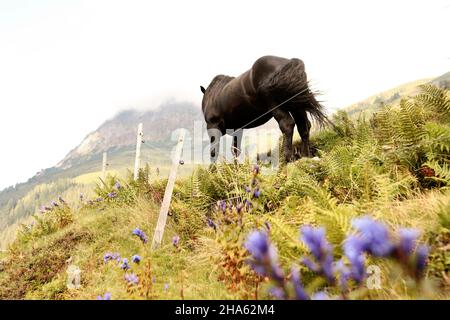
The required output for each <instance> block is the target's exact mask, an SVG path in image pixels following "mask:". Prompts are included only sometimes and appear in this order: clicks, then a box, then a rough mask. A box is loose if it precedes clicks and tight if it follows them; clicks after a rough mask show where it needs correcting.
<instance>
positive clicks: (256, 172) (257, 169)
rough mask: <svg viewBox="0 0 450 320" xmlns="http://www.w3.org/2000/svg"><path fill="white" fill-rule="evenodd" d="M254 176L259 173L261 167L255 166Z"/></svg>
mask: <svg viewBox="0 0 450 320" xmlns="http://www.w3.org/2000/svg"><path fill="white" fill-rule="evenodd" d="M252 172H253V174H254V175H257V174H258V173H259V166H258V165H257V164H255V165H254V166H253V170H252Z"/></svg>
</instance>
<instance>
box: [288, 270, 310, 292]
mask: <svg viewBox="0 0 450 320" xmlns="http://www.w3.org/2000/svg"><path fill="white" fill-rule="evenodd" d="M291 282H292V285H293V286H294V292H295V298H296V299H297V300H309V296H308V295H307V294H306V292H305V289H304V288H303V285H302V283H301V281H300V272H299V270H298V268H296V267H294V266H293V267H292V268H291Z"/></svg>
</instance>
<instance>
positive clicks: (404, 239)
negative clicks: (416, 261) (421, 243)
mask: <svg viewBox="0 0 450 320" xmlns="http://www.w3.org/2000/svg"><path fill="white" fill-rule="evenodd" d="M398 235H399V241H398V250H399V251H400V253H401V254H402V255H404V256H406V257H408V256H409V255H410V254H411V253H412V252H413V250H414V248H415V246H416V242H417V238H418V237H419V235H420V232H419V231H418V230H415V229H400V230H399V231H398Z"/></svg>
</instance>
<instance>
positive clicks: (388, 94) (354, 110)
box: [343, 72, 450, 118]
mask: <svg viewBox="0 0 450 320" xmlns="http://www.w3.org/2000/svg"><path fill="white" fill-rule="evenodd" d="M425 83H431V84H433V85H436V86H438V87H440V88H446V89H448V88H450V72H447V73H445V74H443V75H441V76H439V77H437V78H427V79H420V80H415V81H412V82H408V83H405V84H402V85H400V86H397V87H395V88H392V89H389V90H386V91H383V92H380V93H377V94H375V95H373V96H371V97H368V98H367V99H364V100H363V101H360V102H357V103H354V104H352V105H350V106H348V107H345V108H344V109H343V110H344V111H346V112H347V113H348V115H349V116H350V117H351V118H357V117H358V116H359V115H360V114H362V115H365V116H369V115H370V114H372V113H374V112H376V111H377V110H379V108H380V107H381V106H382V105H383V104H389V105H394V104H397V103H398V102H399V101H400V99H401V98H402V97H407V96H413V95H416V94H417V93H418V92H419V91H420V89H419V86H420V85H422V84H425Z"/></svg>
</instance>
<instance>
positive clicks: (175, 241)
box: [172, 235, 180, 248]
mask: <svg viewBox="0 0 450 320" xmlns="http://www.w3.org/2000/svg"><path fill="white" fill-rule="evenodd" d="M172 244H173V246H174V247H175V248H178V245H179V244H180V237H179V236H178V235H175V236H173V238H172Z"/></svg>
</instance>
